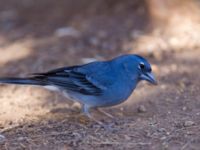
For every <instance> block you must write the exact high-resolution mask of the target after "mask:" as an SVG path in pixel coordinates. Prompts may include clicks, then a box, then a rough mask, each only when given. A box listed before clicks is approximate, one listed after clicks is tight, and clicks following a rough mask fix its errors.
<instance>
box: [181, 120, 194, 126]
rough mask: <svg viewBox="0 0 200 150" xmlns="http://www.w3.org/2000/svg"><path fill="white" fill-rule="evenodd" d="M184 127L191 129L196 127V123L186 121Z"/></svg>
mask: <svg viewBox="0 0 200 150" xmlns="http://www.w3.org/2000/svg"><path fill="white" fill-rule="evenodd" d="M183 125H184V127H190V126H193V125H194V122H193V121H185V122H184V124H183Z"/></svg>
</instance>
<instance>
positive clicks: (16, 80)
mask: <svg viewBox="0 0 200 150" xmlns="http://www.w3.org/2000/svg"><path fill="white" fill-rule="evenodd" d="M1 83H5V84H21V85H41V86H42V85H45V83H44V82H42V81H41V80H37V79H35V78H31V77H30V78H14V77H11V78H7V77H5V78H0V84H1Z"/></svg>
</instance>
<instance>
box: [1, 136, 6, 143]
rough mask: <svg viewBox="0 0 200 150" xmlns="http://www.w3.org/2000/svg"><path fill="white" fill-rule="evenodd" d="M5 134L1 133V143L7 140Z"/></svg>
mask: <svg viewBox="0 0 200 150" xmlns="http://www.w3.org/2000/svg"><path fill="white" fill-rule="evenodd" d="M5 139H6V138H5V136H4V135H2V134H0V144H2V143H3V142H4V141H5Z"/></svg>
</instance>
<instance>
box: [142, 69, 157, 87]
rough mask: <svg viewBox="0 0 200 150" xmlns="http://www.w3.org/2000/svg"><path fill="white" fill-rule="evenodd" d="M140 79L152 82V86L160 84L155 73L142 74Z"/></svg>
mask: <svg viewBox="0 0 200 150" xmlns="http://www.w3.org/2000/svg"><path fill="white" fill-rule="evenodd" d="M140 78H141V79H142V80H146V81H148V82H150V83H151V84H154V85H157V84H158V83H157V81H156V79H155V76H154V75H153V73H150V72H147V73H144V74H141V75H140Z"/></svg>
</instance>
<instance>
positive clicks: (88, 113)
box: [83, 105, 104, 125]
mask: <svg viewBox="0 0 200 150" xmlns="http://www.w3.org/2000/svg"><path fill="white" fill-rule="evenodd" d="M83 113H84V114H85V115H86V116H87V117H88V118H90V119H91V120H93V121H95V122H96V123H98V124H100V125H104V124H103V122H101V121H99V120H97V119H95V118H94V117H93V116H92V115H91V114H90V106H88V105H83Z"/></svg>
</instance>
